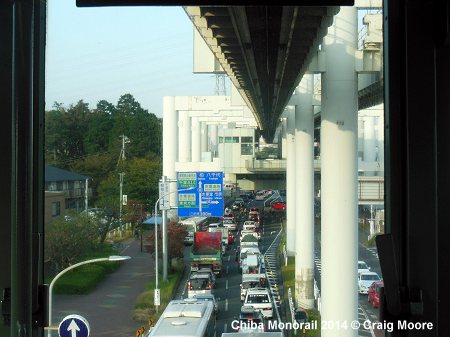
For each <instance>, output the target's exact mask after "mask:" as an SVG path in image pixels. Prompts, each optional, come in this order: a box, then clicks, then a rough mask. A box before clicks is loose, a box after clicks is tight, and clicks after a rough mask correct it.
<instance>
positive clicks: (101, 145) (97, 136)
mask: <svg viewBox="0 0 450 337" xmlns="http://www.w3.org/2000/svg"><path fill="white" fill-rule="evenodd" d="M114 111H115V107H114V105H112V104H111V103H109V102H107V101H105V100H102V101H99V102H98V103H97V108H96V109H95V110H94V111H93V112H92V113H91V117H90V121H89V125H88V126H87V130H86V136H85V148H86V153H88V154H94V153H99V152H103V153H104V152H106V151H108V150H109V134H110V132H111V129H112V127H113V125H114V123H113V119H112V114H113V113H114Z"/></svg>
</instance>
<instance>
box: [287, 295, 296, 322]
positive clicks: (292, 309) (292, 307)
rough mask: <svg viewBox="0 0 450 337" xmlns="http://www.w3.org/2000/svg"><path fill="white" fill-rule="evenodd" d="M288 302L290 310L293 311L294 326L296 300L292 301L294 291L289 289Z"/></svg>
mask: <svg viewBox="0 0 450 337" xmlns="http://www.w3.org/2000/svg"><path fill="white" fill-rule="evenodd" d="M288 302H289V309H290V310H291V320H292V324H294V321H295V314H294V313H295V308H294V300H293V299H292V291H291V288H288Z"/></svg>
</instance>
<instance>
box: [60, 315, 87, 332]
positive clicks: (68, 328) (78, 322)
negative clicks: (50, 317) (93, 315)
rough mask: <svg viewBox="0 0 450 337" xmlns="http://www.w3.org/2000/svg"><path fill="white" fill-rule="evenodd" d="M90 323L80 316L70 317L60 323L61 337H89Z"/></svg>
mask: <svg viewBox="0 0 450 337" xmlns="http://www.w3.org/2000/svg"><path fill="white" fill-rule="evenodd" d="M89 332H90V331H89V323H88V321H87V320H86V319H85V318H84V317H83V316H80V315H69V316H66V317H64V318H63V320H62V321H61V323H59V327H58V334H59V337H88V336H89Z"/></svg>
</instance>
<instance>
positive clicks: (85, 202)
mask: <svg viewBox="0 0 450 337" xmlns="http://www.w3.org/2000/svg"><path fill="white" fill-rule="evenodd" d="M88 180H89V178H86V182H85V187H84V209H85V211H86V215H87V211H88V197H89V194H88V188H89V182H88Z"/></svg>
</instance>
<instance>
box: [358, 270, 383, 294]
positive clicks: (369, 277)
mask: <svg viewBox="0 0 450 337" xmlns="http://www.w3.org/2000/svg"><path fill="white" fill-rule="evenodd" d="M377 281H381V278H380V276H379V275H378V274H377V273H375V272H372V271H369V272H363V273H361V274H359V275H358V292H359V293H360V294H368V293H369V288H370V286H371V285H372V283H374V282H377Z"/></svg>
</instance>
